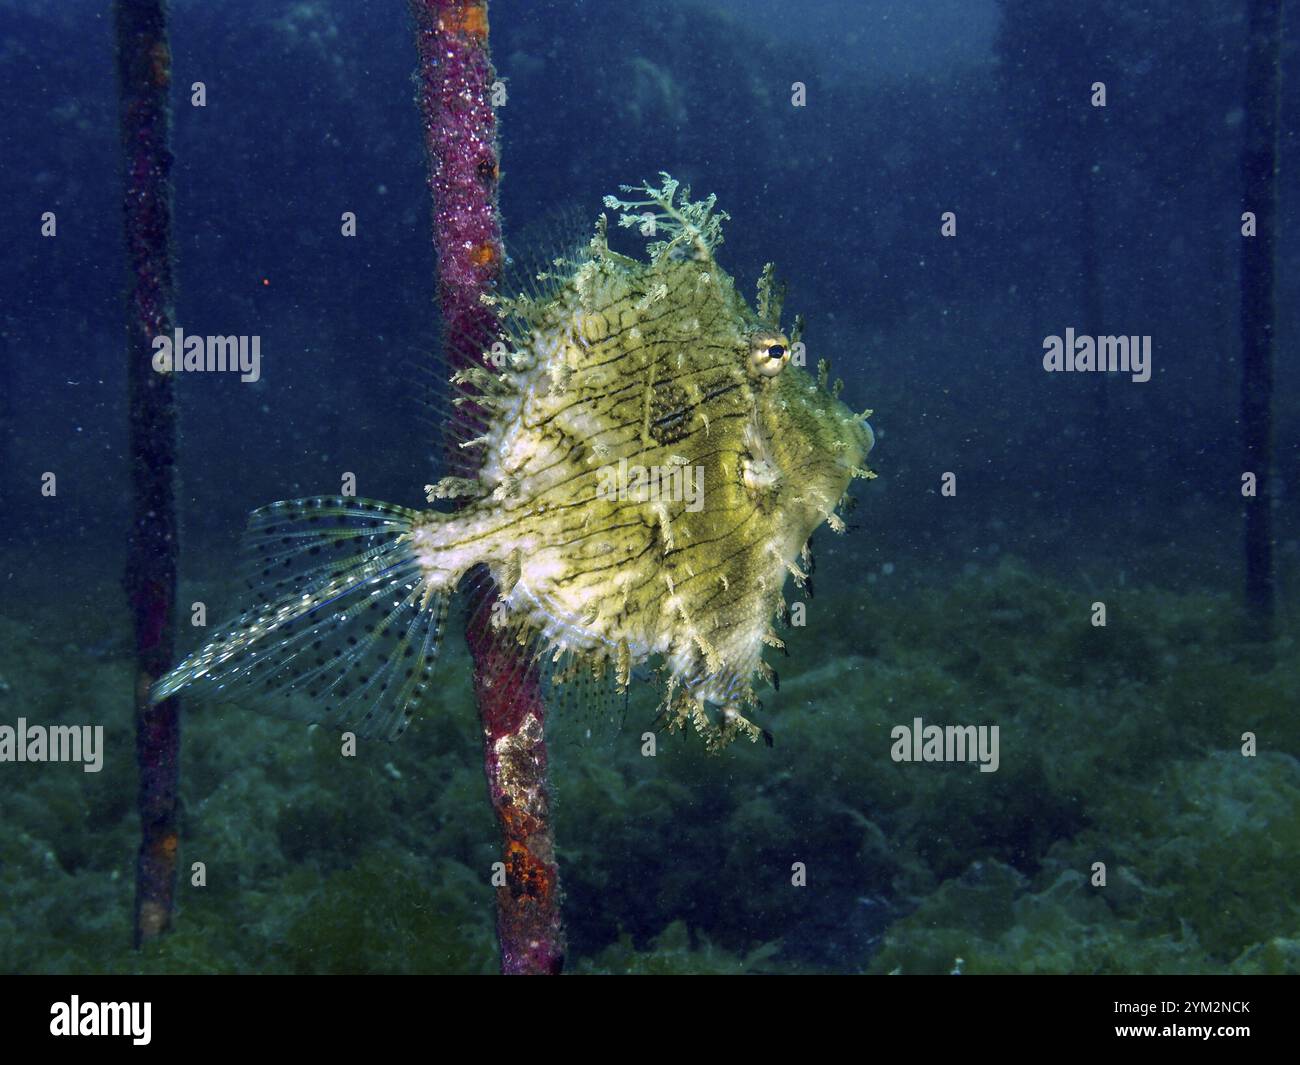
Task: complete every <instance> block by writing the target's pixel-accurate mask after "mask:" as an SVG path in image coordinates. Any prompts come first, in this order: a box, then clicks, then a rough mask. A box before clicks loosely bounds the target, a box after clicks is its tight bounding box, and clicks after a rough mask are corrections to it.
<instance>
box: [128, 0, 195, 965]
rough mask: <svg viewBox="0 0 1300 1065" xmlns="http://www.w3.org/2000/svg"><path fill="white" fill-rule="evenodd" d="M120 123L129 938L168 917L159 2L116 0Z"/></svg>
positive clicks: (174, 754) (167, 61) (167, 71)
mask: <svg viewBox="0 0 1300 1065" xmlns="http://www.w3.org/2000/svg"><path fill="white" fill-rule="evenodd" d="M113 12H114V20H115V27H116V34H117V68H118V84H119V126H120V133H121V138H122V154H123V166H124V168H125V191H124V196H123V205H124V207H125V213H126V241H127V251H128V260H129V265H130V281H129V284H128V292H127V382H128V389H129V404H130V414H129V417H130V444H129V448H130V461H131V484H132V490H133V493H134V509H133V513H132V520H131V534H130V543H129V545H128V553H127V566H126V573H125V578H124V583H125V586H126V591H127V596H128V598H129V599H130V603H131V612H132V614H133V616H134V621H135V647H136V675H135V715H136V760H137V763H138V766H139V772H140V782H139V789H140V790H139V806H140V827H141V833H142V838H141V842H140V852H139V855H138V856H137V859H136V897H135V922H134V928H135V943H136V946H140V944H141V943H143V942H145V941H147V940H150V939H153V938H154V937H156V936H158V935H159V934H161V933H162V932H164V931H166V929H167V928H168V927H169V926H170V924H171V919H172V909H173V902H174V897H175V893H176V851H177V809H176V793H177V784H178V755H179V752H180V720H179V716H178V705H177V700H176V699H174V698H173V699H168V700H166V701H165V702H163V703H160V704H159V705H158V706H153V707H151V706H150V705H149V686H150V685H151V684H152V683H153V682H154V681H155V680H156V679H157V678H158V677H159V676H161V675H162V674H163V673H165V672H166V670H167V667H168V666H169V665H170V664H171V659H172V633H173V620H174V615H175V607H176V555H177V545H176V508H175V498H174V496H175V492H174V485H173V466H174V463H175V453H176V411H175V406H174V402H173V396H172V382H171V378H170V375H167V374H162V373H158V372H156V371H155V370H154V369H153V366H152V358H153V347H152V341H153V338H154V337H156V336H165V335H169V334H170V333H171V331H172V318H173V293H172V248H171V163H172V156H171V149H170V147H169V144H168V141H169V133H170V122H171V119H170V112H169V100H168V97H169V90H170V87H171V50H170V48H169V47H168V43H167V18H166V11H165V7H164V4H163V3H162V0H117V2H116V3H115V4H114V5H113Z"/></svg>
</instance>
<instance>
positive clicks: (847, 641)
mask: <svg viewBox="0 0 1300 1065" xmlns="http://www.w3.org/2000/svg"><path fill="white" fill-rule="evenodd" d="M205 590H207V589H205ZM190 591H195V592H196V595H198V594H199V593H198V590H197V589H187V590H186V593H187V594H188V593H189V592H190ZM828 592H830V589H825V590H823V593H822V594H821V595H819V597H818V599H817V600H816V601H815V605H816V609H815V610H811V611H810V613H809V615H808V618H809V624H808V627H807V628H806V629H803V630H798V629H796V630H792V635H791V639H790V641H789V642H790V644H791V649H792V653H795V654H802V655H804V661H805V662H806V663H807V665H806V668H805V669H803V670H801V671H800V672H799V673H798V674H797V675H795V674H792V675H791V677H790V679H789V681H788V682H787V683H786V684H783V685H782V692H781V700H780V704H779V708H778V709H776V710H775V712H773V713H772V714H770V715H766V716H765V718H764V723H765V724H766V725H767V726H768V727H769V728H770V729H771V730H772V732H773V733H774V735H775V741H776V742H775V746H774V747H772V748H768V747H766V746H764V745H759V746H755V747H751V746H750V745H748V744H745V745H741V746H739V747H733V748H731V749H729V750H728V751H727V752H725V753H724V754H723V755H721V756H720V758H719V756H710V755H707V754H705V753H704V752H703V751H702V750H700V749H699V745H698V744H693V743H691V742H689V740H686V739H684V738H681V737H670V736H665V735H660V736H658V737H657V754H656V756H655V757H653V758H648V757H644V756H643V755H642V753H641V750H642V740H641V736H642V734H643V733H644V732H645V731H646V730H648V729H650V728H651V727H652V725H651V718H652V716H653V709H654V708H653V699H650V700H649V701H648V702H646V701H642V702H637V701H636V700H634V701H633V703H632V704H631V705H630V706H629V708H628V711H627V717H626V721H625V722H624V724H623V728H622V732H621V733H620V734H619V735H618V736H617V737H615V738H614V739H613V740H609V739H604V740H592V741H588V740H587V739H586V735H585V733H586V728H585V725H584V723H583V722H581V721H569V722H561V721H557V723H556V724H557V735H556V738H555V741H554V744H553V751H554V753H555V761H554V774H555V777H554V780H555V788H556V799H555V806H556V815H557V820H558V825H557V829H558V838H559V840H560V843H561V854H560V859H561V862H562V863H563V865H564V869H565V887H566V894H567V904H568V920H569V925H570V937H571V942H572V944H573V953H574V965H573V968H574V969H575V970H577V971H610V972H661V971H709V972H727V971H735V972H753V971H790V970H800V971H827V970H830V971H872V972H878V973H889V972H901V973H920V972H939V973H948V972H952V971H954V969H959V970H960V971H962V972H964V973H980V972H1133V971H1154V972H1295V971H1298V970H1300V951H1298V950H1297V943H1300V903H1298V902H1297V899H1296V893H1295V891H1294V885H1295V884H1296V883H1297V882H1298V881H1300V763H1298V762H1297V761H1296V759H1295V758H1294V757H1293V756H1292V755H1291V754H1289V753H1284V752H1289V751H1293V750H1295V749H1296V741H1297V739H1298V738H1300V737H1297V723H1296V721H1295V715H1294V706H1293V702H1292V699H1291V697H1290V695H1289V694H1288V693H1291V692H1294V691H1296V690H1297V685H1298V684H1300V655H1297V652H1296V648H1295V642H1294V636H1293V634H1292V632H1291V630H1290V629H1289V628H1287V629H1286V630H1285V631H1284V633H1283V636H1282V637H1281V638H1280V639H1279V640H1278V641H1277V642H1276V644H1275V646H1274V648H1273V650H1274V659H1275V661H1274V664H1273V665H1272V666H1271V668H1267V669H1261V668H1260V667H1258V666H1252V665H1251V664H1250V663H1249V662H1248V661H1246V660H1245V659H1244V658H1243V656H1242V655H1241V654H1240V646H1239V645H1238V644H1236V643H1234V637H1233V615H1232V611H1231V610H1230V609H1229V603H1228V601H1227V600H1226V598H1225V599H1219V598H1216V597H1214V596H1212V595H1208V594H1204V593H1198V594H1194V595H1178V594H1175V593H1173V592H1168V591H1161V590H1150V589H1134V588H1128V589H1126V590H1125V592H1124V596H1123V600H1124V609H1123V611H1122V613H1123V615H1124V617H1125V619H1126V620H1122V621H1115V622H1114V624H1115V632H1103V633H1101V635H1100V639H1099V642H1098V643H1091V642H1090V640H1092V639H1093V638H1094V637H1097V635H1098V630H1094V629H1092V628H1091V626H1089V625H1088V621H1087V615H1086V611H1085V612H1084V614H1083V616H1082V617H1080V616H1079V610H1078V606H1077V604H1078V601H1079V599H1080V596H1079V595H1078V594H1077V593H1074V592H1071V591H1070V590H1068V589H1066V588H1064V587H1062V586H1059V585H1054V584H1052V583H1051V582H1050V581H1049V580H1047V579H1046V578H1044V577H1043V576H1041V575H1040V574H1037V573H1035V572H1033V571H1031V570H1029V569H1028V568H1026V567H1025V566H1023V565H1020V564H1017V563H1015V562H1013V561H1010V560H1008V561H1004V562H1003V563H1002V564H1001V566H999V567H997V568H996V569H992V570H987V571H984V572H980V573H976V574H973V575H970V576H967V577H963V578H960V579H958V580H956V581H955V582H952V583H951V584H948V585H947V586H945V587H944V588H939V589H936V588H932V587H927V588H925V589H919V590H915V591H909V590H906V589H903V588H902V587H901V586H900V587H899V588H897V589H896V590H893V591H891V592H890V594H888V595H879V596H878V597H877V598H876V599H875V600H874V601H873V602H872V603H871V604H870V607H869V610H870V615H871V628H870V634H869V635H864V633H866V631H867V630H866V626H865V624H862V625H855V624H853V623H852V619H853V618H854V617H855V614H854V611H856V610H865V609H867V608H864V607H861V606H860V605H859V604H857V603H856V601H855V600H853V599H850V598H848V596H847V595H845V596H844V598H842V599H837V598H836V596H835V594H833V593H831V594H827V593H828ZM1084 598H1086V597H1084ZM1111 598H1112V601H1114V597H1113V596H1112V597H1111ZM1113 613H1115V612H1113ZM861 616H862V617H864V618H865V614H863V615H861ZM981 619H983V620H982V621H981ZM1121 630H1122V631H1121ZM29 631H30V630H29V629H28V627H27V626H26V625H25V624H23V623H19V622H17V621H14V620H10V619H0V637H3V638H2V639H0V646H3V647H4V648H5V651H4V655H3V659H0V675H3V676H5V677H6V678H7V681H8V683H9V686H10V690H9V691H8V692H7V693H6V694H5V695H3V696H0V700H2V702H0V705H4V706H7V707H8V708H9V709H7V710H6V714H7V716H8V717H14V716H16V715H17V713H18V712H19V710H18V708H21V712H22V713H23V714H25V715H26V716H27V717H28V718H29V719H31V720H33V721H41V722H43V723H57V722H61V721H65V720H67V721H71V720H73V719H76V720H79V721H93V722H102V723H104V724H105V726H106V745H107V748H108V750H109V752H110V757H108V758H107V759H106V763H105V767H104V769H103V771H102V772H101V773H99V774H87V773H82V772H81V771H80V769H79V767H74V766H41V767H35V766H10V767H9V769H8V772H9V773H10V777H9V781H10V786H9V787H8V788H7V789H6V790H5V792H4V793H3V795H0V815H2V816H3V817H4V823H5V824H6V826H8V828H7V831H6V832H5V833H4V834H3V835H0V892H2V893H3V897H4V898H5V899H6V900H7V905H6V906H5V908H4V910H3V912H2V913H0V969H2V970H4V971H9V972H118V971H165V972H227V971H274V972H356V971H376V972H429V971H437V972H490V971H492V970H493V969H494V967H495V946H494V941H493V934H492V925H491V920H492V890H491V887H490V884H489V882H488V877H489V873H490V868H491V863H492V861H493V860H494V858H495V854H494V848H493V840H494V829H493V826H492V824H491V823H490V817H489V815H488V812H487V811H486V809H485V807H484V804H483V802H482V789H483V782H482V778H481V772H480V770H479V768H478V764H477V753H478V751H477V744H478V737H477V735H476V729H475V725H474V716H473V713H472V706H471V701H470V695H469V691H468V686H467V685H466V686H465V689H464V690H463V691H462V690H461V689H460V688H459V687H457V686H456V685H454V684H451V685H448V687H447V688H446V689H445V691H444V698H445V705H444V707H443V709H442V710H441V711H440V712H439V713H437V714H435V715H431V716H429V717H428V718H426V719H424V720H422V721H421V722H419V723H418V724H417V725H416V726H415V727H414V728H413V729H412V730H411V734H410V735H409V736H408V737H407V738H406V740H405V741H404V742H403V744H402V745H400V746H396V747H395V746H389V745H386V744H380V743H374V744H363V746H362V747H361V749H360V750H359V752H358V756H357V757H356V758H354V759H348V758H342V757H340V755H339V747H338V738H337V734H334V733H327V732H326V731H325V730H321V729H317V730H304V729H303V727H302V726H300V725H295V724H292V723H287V722H281V721H275V720H271V719H265V718H262V717H259V716H256V715H248V714H245V713H241V712H238V711H235V710H233V709H231V710H227V711H222V710H218V709H212V710H202V711H196V712H193V713H191V714H190V715H189V716H188V717H187V723H186V728H187V733H186V735H187V739H186V745H185V765H184V766H183V777H182V779H183V780H184V781H185V811H184V821H183V826H182V828H183V831H182V838H183V853H182V863H181V868H182V870H183V871H184V872H185V873H186V879H185V880H183V882H182V887H181V892H180V900H181V907H180V913H179V916H178V920H177V931H176V933H175V934H174V935H172V936H169V937H167V938H166V939H165V940H163V941H162V942H161V943H159V944H157V945H156V946H153V947H150V948H149V949H148V950H147V951H145V952H144V953H142V954H134V953H132V952H131V951H130V950H129V949H128V944H129V942H130V929H129V914H130V899H131V887H130V876H129V869H130V858H131V855H132V853H133V848H134V845H135V840H136V821H135V812H134V808H133V806H132V804H131V803H130V801H129V797H130V795H131V794H132V789H133V786H134V769H133V767H132V765H131V762H130V759H129V757H121V756H119V757H112V752H114V751H117V752H129V751H130V750H131V736H130V728H129V714H128V712H127V709H126V707H125V706H124V705H123V704H122V700H121V696H120V693H121V692H123V691H129V665H128V663H127V662H126V661H125V660H124V659H123V660H115V659H108V660H89V661H88V662H87V664H86V668H85V669H84V670H80V671H77V672H72V671H69V670H67V669H66V666H65V654H64V651H63V648H62V647H59V646H55V645H33V644H32V643H31V641H30V639H29V638H28V635H27V634H28V632H29ZM448 653H449V654H450V655H452V656H459V655H461V654H463V651H460V650H459V649H456V648H449V651H448ZM818 662H820V663H821V664H820V665H818ZM462 664H464V663H462V662H460V661H459V660H457V661H455V662H454V663H450V662H449V663H448V670H449V675H453V676H454V675H458V674H460V673H463V670H461V669H460V668H459V667H460V666H461V665H462ZM917 715H920V716H924V717H927V718H931V719H936V720H961V721H970V722H974V723H982V722H987V723H995V724H998V725H999V726H1000V728H1001V732H1002V768H1001V769H1000V770H999V772H997V773H995V774H980V773H978V772H977V770H976V767H974V766H973V765H946V766H934V765H900V764H895V763H893V762H891V761H890V760H889V757H888V751H889V743H890V741H889V730H890V728H891V727H892V726H893V725H895V724H897V723H898V722H900V721H902V722H906V721H909V720H910V719H911V718H912V717H913V716H917ZM1247 729H1249V730H1251V731H1254V732H1255V733H1256V736H1257V738H1258V743H1259V749H1260V753H1259V754H1258V756H1256V757H1253V758H1248V757H1243V756H1242V754H1241V753H1240V748H1241V733H1242V732H1243V731H1245V730H1247ZM195 861H202V862H204V863H205V867H206V875H207V885H206V886H205V887H202V888H198V887H193V886H190V885H189V883H188V871H189V870H190V868H191V863H193V862H195ZM799 861H802V862H804V863H805V864H806V866H807V873H808V886H807V887H803V888H796V887H793V886H792V884H791V867H792V864H793V863H795V862H799ZM1097 861H1101V862H1104V863H1105V864H1106V869H1107V886H1105V887H1104V888H1097V887H1093V886H1092V885H1091V882H1090V878H1091V875H1092V865H1093V863H1094V862H1097ZM958 959H961V960H960V962H958Z"/></svg>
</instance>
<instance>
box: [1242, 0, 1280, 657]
mask: <svg viewBox="0 0 1300 1065" xmlns="http://www.w3.org/2000/svg"><path fill="white" fill-rule="evenodd" d="M1249 34H1250V37H1249V44H1248V51H1247V58H1246V108H1245V111H1246V120H1245V144H1244V146H1243V149H1242V156H1241V179H1242V196H1243V203H1242V210H1243V211H1251V212H1253V213H1254V215H1255V227H1256V228H1255V236H1253V237H1247V236H1243V237H1242V240H1241V429H1242V443H1243V453H1242V470H1243V472H1249V473H1253V474H1254V475H1255V478H1256V495H1255V496H1254V498H1247V499H1246V530H1245V533H1246V535H1245V552H1246V611H1247V623H1248V631H1249V633H1250V635H1251V636H1252V638H1254V639H1257V640H1267V639H1270V638H1271V637H1272V634H1273V621H1274V575H1273V518H1272V509H1271V508H1272V496H1273V493H1272V490H1271V488H1272V485H1271V477H1270V471H1271V465H1272V461H1273V413H1272V405H1273V333H1274V324H1275V321H1276V313H1275V309H1274V305H1273V303H1274V301H1273V296H1274V229H1275V227H1276V223H1277V129H1278V111H1279V106H1280V99H1281V92H1282V84H1281V82H1282V77H1281V70H1280V65H1281V64H1280V57H1281V51H1282V0H1250V5H1249Z"/></svg>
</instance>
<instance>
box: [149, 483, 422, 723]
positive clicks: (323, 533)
mask: <svg viewBox="0 0 1300 1065" xmlns="http://www.w3.org/2000/svg"><path fill="white" fill-rule="evenodd" d="M418 517H420V514H419V512H418V511H414V510H407V509H406V508H404V507H396V506H391V505H389V504H387V503H375V502H371V501H369V500H361V499H331V498H315V499H299V500H294V501H291V502H284V503H273V504H272V505H271V506H269V507H263V508H262V509H261V510H257V511H254V512H253V514H252V516H251V517H250V518H249V527H248V533H247V536H246V538H245V550H246V553H247V555H248V562H247V563H246V566H247V569H246V583H247V584H248V587H249V589H250V590H251V591H252V592H253V593H254V594H255V596H256V599H257V603H256V605H255V606H253V607H252V608H250V609H249V610H247V611H246V612H245V613H244V614H242V615H240V617H238V618H237V619H236V620H235V621H234V622H232V623H231V624H230V625H228V626H225V627H224V628H223V629H222V630H221V631H220V634H219V635H218V636H216V637H215V638H214V639H213V640H212V641H211V642H209V643H208V644H207V645H206V646H205V647H203V648H201V649H200V650H198V651H196V652H195V653H194V654H192V655H190V656H189V657H188V658H187V659H185V661H183V662H182V663H181V664H180V665H178V666H177V667H176V668H175V669H173V670H172V671H171V672H170V673H168V674H167V675H166V676H165V677H163V678H162V679H160V680H159V681H158V682H157V683H156V684H155V685H154V686H153V689H152V691H151V692H150V698H151V700H152V701H153V702H155V703H157V702H161V701H162V700H163V699H166V698H168V697H169V696H172V695H174V694H176V693H177V692H178V691H180V690H181V689H188V691H187V694H190V695H191V696H196V697H200V698H207V699H211V700H220V701H223V702H236V703H238V702H245V701H246V702H249V703H257V704H258V705H259V707H260V708H262V709H267V710H269V711H270V712H272V713H276V714H279V715H282V716H289V717H295V718H299V719H303V720H307V721H319V722H325V723H328V724H330V725H332V726H335V725H336V726H338V727H341V728H347V729H350V730H352V731H355V732H357V733H358V734H360V735H363V736H372V735H375V736H383V737H386V738H389V739H395V738H396V737H397V736H399V735H400V734H401V733H402V732H403V731H405V729H406V726H407V725H408V724H409V723H410V721H411V718H412V717H413V716H414V714H415V712H416V711H417V710H418V709H419V708H420V706H421V704H422V702H423V701H424V700H425V699H426V697H427V696H428V694H429V687H430V678H431V674H432V669H433V663H434V659H435V658H436V657H437V653H438V647H439V645H440V643H441V641H442V636H443V632H444V630H445V628H446V619H447V599H446V596H445V595H444V594H441V593H434V592H432V591H431V590H430V589H429V588H428V587H427V586H426V583H425V580H424V578H423V575H422V573H421V569H420V564H419V562H418V560H417V559H416V557H415V554H414V551H413V549H412V543H411V533H412V529H413V524H414V521H415V519H416V518H418Z"/></svg>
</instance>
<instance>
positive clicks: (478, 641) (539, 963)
mask: <svg viewBox="0 0 1300 1065" xmlns="http://www.w3.org/2000/svg"><path fill="white" fill-rule="evenodd" d="M409 2H410V7H411V13H412V15H413V16H414V18H415V40H416V47H417V49H418V50H419V54H420V70H419V83H420V89H419V104H420V113H421V116H422V117H423V121H424V140H425V147H426V149H427V150H428V154H429V185H430V188H431V189H432V192H433V225H434V243H435V245H436V249H437V254H438V299H439V302H440V305H441V309H442V317H443V323H444V326H445V337H446V339H445V342H446V344H447V352H448V361H449V363H450V364H451V366H452V368H453V369H459V368H465V367H470V366H482V365H483V364H484V363H483V354H484V352H486V351H487V350H489V349H490V348H491V346H492V344H493V342H494V341H496V340H497V339H498V338H499V337H500V330H499V326H498V323H497V318H496V315H495V313H494V312H493V311H492V309H491V308H490V307H487V306H484V304H483V303H482V301H481V299H480V297H481V296H483V295H484V294H487V293H490V292H492V291H494V289H495V287H496V284H497V281H498V279H499V278H500V275H501V265H502V262H503V260H504V257H505V256H504V252H503V248H502V243H501V216H500V214H499V212H498V210H497V182H498V179H499V174H500V171H499V168H498V164H497V141H496V115H495V113H494V112H493V110H492V105H491V103H490V101H489V94H490V92H491V85H492V82H493V80H494V74H493V70H492V61H491V58H490V56H489V54H488V16H487V3H486V0H409ZM454 417H455V418H456V419H457V420H458V421H459V422H460V423H461V424H460V425H458V426H457V427H456V428H459V429H461V430H469V432H468V435H470V436H472V435H474V432H473V430H474V429H476V428H477V427H478V426H480V425H481V424H482V421H483V412H482V410H478V409H475V408H474V405H473V404H467V405H464V406H462V407H460V408H459V409H458V413H457V414H456V415H454ZM465 435H466V433H465V432H459V433H458V432H452V433H450V434H449V436H450V437H452V438H461V437H463V436H465ZM449 460H450V463H451V465H452V468H453V471H456V472H469V471H468V470H467V469H466V466H465V464H466V461H467V460H466V457H465V453H464V452H463V451H461V450H459V449H454V451H453V453H452V454H451V455H449ZM473 586H474V588H475V591H474V592H473V593H472V594H473V599H472V602H471V604H470V609H469V621H468V624H467V627H466V639H467V641H468V644H469V648H470V652H471V654H472V655H473V657H474V693H475V697H476V699H477V700H478V709H479V720H480V721H481V723H482V725H483V755H484V757H483V764H484V769H485V771H486V773H487V781H488V793H489V796H490V798H491V800H492V808H493V810H494V811H495V812H496V816H497V823H498V825H499V826H500V829H501V836H502V858H503V864H504V866H505V884H504V885H503V886H500V887H498V888H497V938H498V939H499V940H500V943H501V971H502V972H503V973H506V974H507V975H512V974H523V975H527V974H546V973H551V974H554V973H558V972H559V971H560V970H561V968H562V967H563V965H564V949H565V948H564V929H563V927H562V925H561V923H560V881H559V870H558V868H557V866H556V861H555V838H554V834H553V831H552V828H551V819H550V800H549V795H548V789H547V780H546V735H545V721H546V707H545V705H544V704H543V701H542V690H541V683H540V679H539V677H538V674H537V671H536V669H535V668H533V667H531V666H530V665H529V664H528V662H527V661H524V660H521V652H520V651H519V649H518V648H516V647H513V646H511V645H509V644H508V643H506V642H504V641H499V640H498V639H497V638H496V634H495V632H494V630H493V629H492V627H491V625H490V624H489V619H490V615H491V606H492V603H493V601H494V600H495V598H496V593H495V589H494V588H493V586H492V583H491V581H490V580H488V579H487V578H486V576H485V575H484V574H483V573H478V574H476V575H475V579H474V581H473Z"/></svg>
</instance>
